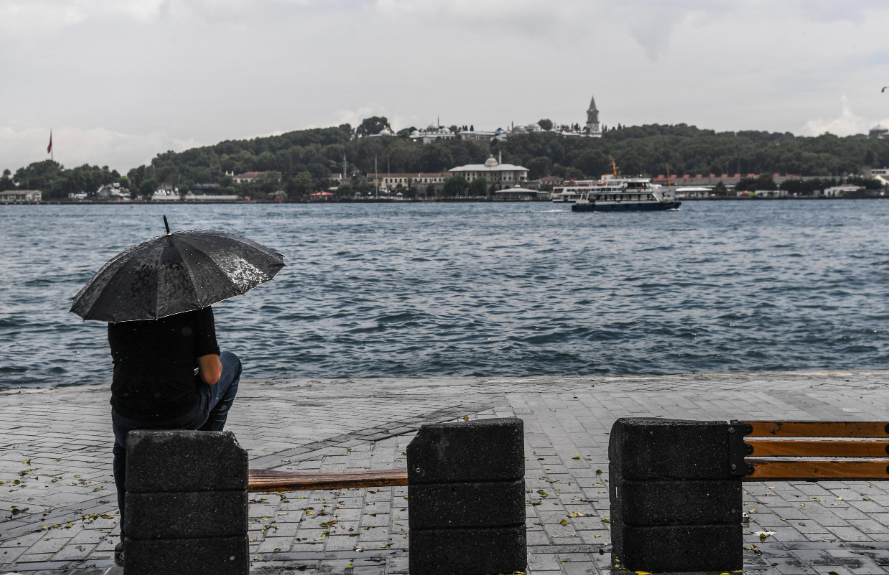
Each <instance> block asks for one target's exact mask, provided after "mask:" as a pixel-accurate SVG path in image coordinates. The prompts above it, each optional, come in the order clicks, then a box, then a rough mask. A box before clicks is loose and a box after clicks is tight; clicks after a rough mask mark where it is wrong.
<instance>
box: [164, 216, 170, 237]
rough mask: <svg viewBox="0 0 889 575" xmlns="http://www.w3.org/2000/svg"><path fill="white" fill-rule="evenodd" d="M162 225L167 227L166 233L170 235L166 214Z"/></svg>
mask: <svg viewBox="0 0 889 575" xmlns="http://www.w3.org/2000/svg"><path fill="white" fill-rule="evenodd" d="M164 227H165V228H167V235H170V224H168V223H167V216H164Z"/></svg>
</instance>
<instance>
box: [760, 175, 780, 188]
mask: <svg viewBox="0 0 889 575" xmlns="http://www.w3.org/2000/svg"><path fill="white" fill-rule="evenodd" d="M756 189H757V190H777V189H778V184H776V183H775V180H774V179H772V174H760V175H759V176H758V177H757V178H756Z"/></svg>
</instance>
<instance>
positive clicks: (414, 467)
mask: <svg viewBox="0 0 889 575" xmlns="http://www.w3.org/2000/svg"><path fill="white" fill-rule="evenodd" d="M407 462H408V466H407V472H408V483H410V484H416V483H459V482H474V481H510V480H516V479H522V478H524V476H525V453H524V426H523V423H522V420H521V419H518V418H514V417H510V418H501V419H479V420H475V421H468V422H465V423H437V424H432V425H424V426H422V427H421V428H420V431H419V432H418V433H417V436H416V437H415V438H414V439H413V441H411V443H410V444H409V445H408V447H407Z"/></svg>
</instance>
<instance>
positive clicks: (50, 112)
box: [0, 0, 889, 169]
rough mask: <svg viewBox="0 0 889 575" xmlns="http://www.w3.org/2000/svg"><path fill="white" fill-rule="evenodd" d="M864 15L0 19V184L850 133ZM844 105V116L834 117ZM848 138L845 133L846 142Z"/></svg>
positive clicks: (515, 1)
mask: <svg viewBox="0 0 889 575" xmlns="http://www.w3.org/2000/svg"><path fill="white" fill-rule="evenodd" d="M887 24H889V6H887V5H886V4H885V2H882V1H877V0H873V1H871V0H860V1H853V2H845V3H838V2H833V1H828V0H784V1H781V2H775V1H771V2H766V1H764V0H708V1H704V0H675V1H672V2H663V1H660V2H658V1H655V0H628V1H624V2H621V3H610V2H604V1H602V0H592V1H591V0H249V1H248V0H78V1H76V2H71V1H68V0H0V78H2V87H3V90H0V168H4V167H9V168H16V167H18V166H20V165H23V164H25V163H28V162H31V161H34V160H39V159H42V158H43V157H45V154H43V152H44V151H45V146H46V144H45V139H46V138H47V137H48V133H49V129H50V127H52V128H53V129H54V134H56V150H57V159H59V160H62V161H63V162H64V163H65V164H66V165H74V164H79V163H84V162H89V163H96V164H100V165H103V164H109V165H111V166H112V167H115V168H118V169H127V168H129V167H133V166H135V165H138V164H140V163H144V162H147V161H149V160H150V159H151V157H152V156H153V155H154V153H158V152H162V151H165V150H168V149H173V150H179V149H184V148H185V147H188V146H192V145H197V144H210V143H214V142H217V141H220V140H223V139H232V138H242V137H253V136H256V135H259V134H270V133H280V132H283V131H287V130H292V129H299V128H303V127H308V126H320V125H328V124H335V123H339V122H341V121H349V122H352V123H354V122H356V121H357V120H359V119H360V118H361V117H363V116H364V115H366V114H383V115H387V116H388V117H389V118H390V120H392V123H393V125H394V126H395V127H396V128H399V127H406V126H409V125H426V124H428V123H429V122H430V121H433V120H435V118H436V117H438V116H439V115H440V116H441V118H442V121H443V122H445V123H448V124H450V123H457V124H474V125H476V126H477V127H487V128H495V127H498V126H503V125H506V124H508V123H509V122H511V121H516V122H521V123H527V122H531V121H536V120H538V119H540V118H541V117H550V118H552V119H554V120H557V121H561V122H575V121H582V120H583V111H584V108H585V106H586V104H587V102H588V101H589V95H590V93H591V92H593V93H595V94H596V101H597V103H598V104H599V107H600V108H601V110H602V114H601V116H602V120H603V121H604V122H605V123H607V124H611V125H614V124H617V123H618V122H620V123H622V124H638V123H649V122H660V123H678V122H686V123H689V124H696V125H699V126H704V127H709V128H714V129H724V130H731V129H766V130H776V131H792V132H795V133H801V134H809V133H817V132H818V131H819V130H831V131H835V132H843V131H845V132H849V131H853V132H854V131H861V130H863V129H866V127H867V126H870V125H872V124H875V123H877V122H879V121H881V120H883V119H884V118H887V117H889V98H886V97H882V96H881V95H880V93H879V88H880V87H881V86H883V85H885V84H889V57H887V56H886V54H887V52H886V48H885V42H884V41H883V38H884V31H885V29H886V27H887ZM843 98H845V100H843ZM862 126H864V128H863V127H862Z"/></svg>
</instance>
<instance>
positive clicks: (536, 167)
mask: <svg viewBox="0 0 889 575" xmlns="http://www.w3.org/2000/svg"><path fill="white" fill-rule="evenodd" d="M552 165H553V161H552V160H551V159H549V158H548V157H546V156H538V157H536V158H533V159H531V160H530V161H529V162H528V163H527V164H526V165H525V167H526V168H528V179H530V180H539V179H540V178H543V177H545V176H548V175H549V171H550V169H551V168H552Z"/></svg>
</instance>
